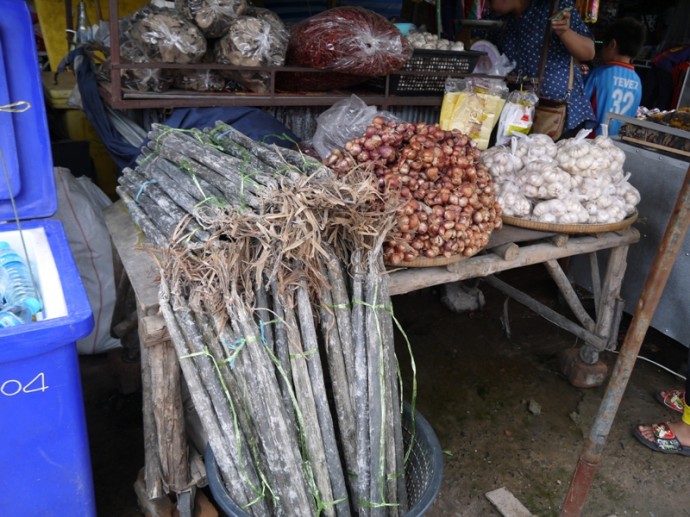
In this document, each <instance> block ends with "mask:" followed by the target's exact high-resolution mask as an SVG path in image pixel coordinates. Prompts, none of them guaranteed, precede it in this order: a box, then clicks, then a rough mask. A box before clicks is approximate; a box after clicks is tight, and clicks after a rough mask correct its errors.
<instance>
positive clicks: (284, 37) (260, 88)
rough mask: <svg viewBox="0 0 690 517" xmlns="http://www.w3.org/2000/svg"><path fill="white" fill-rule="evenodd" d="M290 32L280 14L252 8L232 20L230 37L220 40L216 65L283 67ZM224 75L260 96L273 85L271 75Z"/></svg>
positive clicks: (252, 73) (265, 73) (227, 73)
mask: <svg viewBox="0 0 690 517" xmlns="http://www.w3.org/2000/svg"><path fill="white" fill-rule="evenodd" d="M288 38H289V33H288V31H287V29H286V28H285V25H284V24H283V22H282V21H281V20H280V18H279V17H278V15H276V14H275V13H274V12H272V11H269V10H268V9H261V8H258V7H252V8H250V9H248V10H247V11H246V14H245V15H243V16H239V17H237V18H236V19H235V20H233V21H232V23H231V24H230V27H229V29H228V32H227V34H225V36H223V37H222V38H220V39H219V40H218V41H216V44H215V48H214V55H215V58H216V62H218V63H223V64H229V65H237V66H257V67H258V66H281V65H283V64H284V63H285V51H286V49H287V43H288ZM224 75H226V76H227V77H229V78H231V79H233V80H235V81H237V82H238V83H240V84H242V85H243V86H245V87H247V88H249V89H250V90H252V91H254V92H257V93H265V92H267V91H268V89H269V86H270V73H268V72H260V71H256V72H255V71H251V70H240V71H229V72H226V73H225V74H224Z"/></svg>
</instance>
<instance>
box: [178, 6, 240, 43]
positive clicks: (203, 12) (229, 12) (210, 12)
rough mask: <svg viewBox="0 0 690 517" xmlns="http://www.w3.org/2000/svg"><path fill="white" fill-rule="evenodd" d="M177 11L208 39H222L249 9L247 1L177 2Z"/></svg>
mask: <svg viewBox="0 0 690 517" xmlns="http://www.w3.org/2000/svg"><path fill="white" fill-rule="evenodd" d="M175 9H176V10H177V11H178V12H180V13H182V15H183V16H184V17H185V18H187V19H188V20H190V21H192V22H194V23H195V24H196V26H197V27H199V29H201V32H203V33H204V36H206V37H207V38H220V37H221V36H223V35H224V34H225V33H227V31H228V28H229V27H230V24H231V23H232V21H233V20H234V19H235V18H237V17H238V16H240V15H241V14H243V13H244V12H245V10H246V9H247V2H246V0H175Z"/></svg>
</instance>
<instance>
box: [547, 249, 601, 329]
mask: <svg viewBox="0 0 690 517" xmlns="http://www.w3.org/2000/svg"><path fill="white" fill-rule="evenodd" d="M544 266H546V270H547V271H548V272H549V275H551V278H552V279H553V281H554V282H555V283H556V285H557V286H558V290H559V291H560V292H561V294H562V295H563V298H565V301H566V302H567V303H568V306H569V307H570V310H571V311H573V314H575V317H576V318H577V319H578V320H579V322H580V323H581V324H582V326H583V327H585V328H586V329H587V330H589V331H590V332H594V328H595V323H594V320H593V319H592V318H591V317H590V315H589V314H587V311H586V310H585V308H584V307H583V306H582V303H581V302H580V299H579V298H578V297H577V293H575V289H573V286H572V284H571V283H570V281H569V280H568V278H567V277H566V276H565V273H564V272H563V269H561V266H560V265H559V264H558V261H557V260H547V261H546V262H544Z"/></svg>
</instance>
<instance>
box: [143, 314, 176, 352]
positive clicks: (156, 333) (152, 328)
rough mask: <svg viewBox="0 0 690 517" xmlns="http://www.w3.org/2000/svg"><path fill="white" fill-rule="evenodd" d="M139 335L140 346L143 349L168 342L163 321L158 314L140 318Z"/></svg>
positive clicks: (168, 338)
mask: <svg viewBox="0 0 690 517" xmlns="http://www.w3.org/2000/svg"><path fill="white" fill-rule="evenodd" d="M139 335H140V336H141V346H145V347H151V346H157V345H160V344H161V343H164V342H165V341H169V340H170V335H169V334H168V328H167V327H166V325H165V319H164V318H163V316H161V315H160V314H157V315H155V316H144V317H143V318H140V319H139Z"/></svg>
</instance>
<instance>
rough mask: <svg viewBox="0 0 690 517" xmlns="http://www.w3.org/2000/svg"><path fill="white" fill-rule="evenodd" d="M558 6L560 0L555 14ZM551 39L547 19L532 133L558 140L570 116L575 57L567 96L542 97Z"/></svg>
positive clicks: (571, 66) (571, 63) (554, 4)
mask: <svg viewBox="0 0 690 517" xmlns="http://www.w3.org/2000/svg"><path fill="white" fill-rule="evenodd" d="M557 8H558V0H554V1H553V4H552V9H551V15H552V16H553V15H554V14H555V12H556V9H557ZM550 41H551V23H550V21H547V23H546V31H545V34H544V47H543V48H542V51H541V59H540V62H539V75H538V78H537V94H538V95H539V102H538V103H537V107H536V109H535V111H534V122H533V123H532V131H531V132H532V133H542V134H544V135H548V136H550V137H551V138H553V139H554V140H558V139H559V138H560V137H561V135H562V134H563V130H564V129H565V122H566V119H567V116H568V97H570V91H571V90H572V89H573V74H574V72H573V58H572V56H571V57H570V73H569V74H568V91H567V92H566V94H565V98H564V99H561V100H558V99H549V98H546V97H542V95H541V88H542V84H543V82H544V70H545V69H546V59H547V55H548V52H549V42H550Z"/></svg>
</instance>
